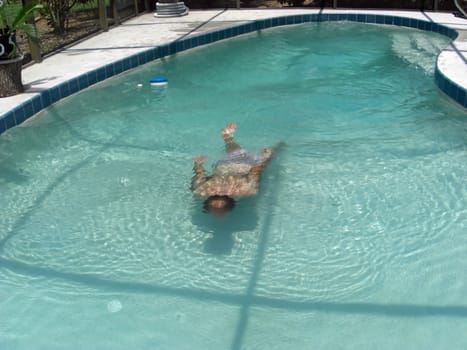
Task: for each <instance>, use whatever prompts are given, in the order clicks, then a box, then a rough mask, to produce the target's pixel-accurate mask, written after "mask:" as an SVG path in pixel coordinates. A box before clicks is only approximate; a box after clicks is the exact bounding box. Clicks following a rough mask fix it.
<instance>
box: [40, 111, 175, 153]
mask: <svg viewBox="0 0 467 350" xmlns="http://www.w3.org/2000/svg"><path fill="white" fill-rule="evenodd" d="M48 112H49V114H50V116H51V117H52V118H54V119H55V120H58V121H60V122H61V123H62V124H63V125H64V126H65V127H66V128H67V129H68V131H69V133H70V135H71V136H73V137H74V138H75V139H78V140H80V141H83V142H87V143H89V144H92V145H97V146H102V147H103V150H107V149H110V148H122V149H135V150H139V151H148V152H157V149H154V147H146V146H139V145H131V144H128V143H124V142H123V143H118V142H115V141H111V142H109V141H99V140H94V139H92V138H90V137H87V136H85V135H84V134H83V133H81V132H79V131H78V130H76V128H75V127H74V126H73V125H72V124H71V123H70V122H69V121H68V119H66V118H64V117H63V116H62V115H61V114H60V113H58V111H57V110H56V109H55V108H54V107H53V106H52V107H49V109H48ZM119 139H120V138H119ZM163 149H164V150H165V151H167V150H170V151H173V150H175V148H174V147H167V146H164V147H163Z"/></svg>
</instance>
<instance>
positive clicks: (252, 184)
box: [191, 123, 284, 217]
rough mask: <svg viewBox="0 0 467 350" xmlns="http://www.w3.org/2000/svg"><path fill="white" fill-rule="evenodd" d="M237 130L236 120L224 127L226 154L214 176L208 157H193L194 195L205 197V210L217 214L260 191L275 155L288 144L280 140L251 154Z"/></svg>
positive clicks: (214, 171)
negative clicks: (208, 170) (207, 167)
mask: <svg viewBox="0 0 467 350" xmlns="http://www.w3.org/2000/svg"><path fill="white" fill-rule="evenodd" d="M236 129H237V124H236V123H229V124H227V126H226V127H224V128H223V129H222V138H223V140H224V143H225V149H226V155H225V157H224V158H223V159H221V160H220V161H218V162H217V163H216V164H215V166H214V169H213V172H212V175H210V176H207V175H206V171H205V169H204V167H203V163H204V162H205V161H206V159H207V157H206V156H203V155H201V156H196V157H194V158H193V159H194V166H193V171H194V176H193V178H192V180H191V190H192V192H193V195H194V196H195V197H197V198H202V199H205V201H204V204H203V208H204V210H205V211H206V212H208V213H210V214H212V215H214V216H217V217H222V216H224V215H225V214H227V213H228V212H229V211H231V210H233V209H234V208H235V204H236V199H238V198H241V197H249V196H254V195H256V194H257V193H258V189H259V183H260V179H261V173H262V172H263V170H264V169H265V168H266V165H267V164H268V162H269V161H270V160H271V158H272V156H273V154H274V153H275V152H276V151H277V150H278V149H279V148H280V147H282V146H283V145H284V144H283V143H278V144H277V145H276V146H274V147H267V148H263V149H262V150H261V154H255V153H251V152H249V151H247V150H245V149H243V148H241V147H240V145H239V144H237V143H236V142H235V141H234V133H235V130H236Z"/></svg>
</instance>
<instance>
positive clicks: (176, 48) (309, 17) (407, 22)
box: [0, 12, 467, 133]
mask: <svg viewBox="0 0 467 350" xmlns="http://www.w3.org/2000/svg"><path fill="white" fill-rule="evenodd" d="M328 21H350V22H361V23H370V24H385V25H394V26H401V27H408V28H415V29H420V30H425V31H431V32H435V33H440V34H442V35H445V36H448V37H449V38H451V39H452V40H455V39H456V38H457V37H458V35H459V33H458V31H457V30H455V29H452V28H449V27H447V26H445V25H441V24H438V23H435V22H433V21H429V20H421V19H416V18H407V17H401V16H392V15H383V14H381V15H379V14H358V13H345V12H343V13H321V12H320V13H309V14H294V15H287V16H281V17H273V18H267V19H258V20H253V21H249V22H248V23H243V24H240V25H234V26H231V27H228V28H222V29H218V30H214V31H210V32H206V33H202V34H195V35H190V36H187V37H184V38H181V39H177V40H174V41H172V42H170V43H167V44H163V45H158V46H155V47H152V48H150V49H147V50H145V51H143V52H139V53H136V54H133V55H130V56H128V57H126V58H123V59H119V60H117V61H115V62H113V63H111V64H107V65H105V66H102V67H100V68H97V69H94V70H91V71H89V72H87V73H85V74H81V75H79V76H77V77H74V78H72V79H69V80H67V81H64V82H62V83H60V84H58V85H56V86H54V87H51V88H48V89H43V90H41V91H40V92H39V93H37V94H34V95H33V96H32V97H31V98H29V99H27V100H26V101H24V102H23V103H21V104H19V105H17V106H16V107H15V108H12V109H11V110H9V111H7V112H6V113H4V114H3V115H1V116H0V133H2V132H4V131H6V130H8V129H9V128H12V127H14V126H16V125H19V124H21V123H23V122H24V121H25V120H27V119H28V118H30V117H31V116H33V115H34V114H36V113H38V112H40V111H41V110H42V109H44V108H46V107H48V106H50V105H51V104H53V103H55V102H57V101H59V100H61V99H63V98H65V97H68V96H70V95H72V94H74V93H76V92H78V91H80V90H83V89H85V88H87V87H89V86H92V85H94V84H96V83H98V82H101V81H103V80H105V79H107V78H110V77H113V76H115V75H118V74H120V73H123V72H125V71H127V70H130V69H133V68H136V67H138V66H140V65H143V64H146V63H149V62H151V61H154V60H156V59H159V58H163V57H166V56H170V55H173V54H176V53H178V52H181V51H185V50H189V49H192V48H195V47H198V46H202V45H206V44H210V43H214V42H216V41H219V40H224V39H228V38H233V37H235V36H238V35H242V34H246V33H250V32H255V31H259V30H262V29H267V28H272V27H277V26H284V25H293V24H300V23H307V22H328ZM434 80H435V83H436V85H437V86H438V87H439V88H440V90H441V91H443V92H444V93H445V94H446V95H447V96H449V97H450V98H451V99H452V100H454V101H455V102H457V103H458V104H460V105H461V106H462V107H464V108H467V90H466V88H465V87H462V86H459V85H458V84H456V83H455V82H453V81H452V80H451V79H449V78H448V77H446V75H445V74H443V72H442V70H441V69H439V65H438V64H437V65H436V69H435V74H434Z"/></svg>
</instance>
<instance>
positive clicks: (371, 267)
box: [0, 23, 467, 349]
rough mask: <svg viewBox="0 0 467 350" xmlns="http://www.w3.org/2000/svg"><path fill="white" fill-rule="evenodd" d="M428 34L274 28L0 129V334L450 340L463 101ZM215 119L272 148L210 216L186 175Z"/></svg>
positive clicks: (457, 328) (460, 216)
mask: <svg viewBox="0 0 467 350" xmlns="http://www.w3.org/2000/svg"><path fill="white" fill-rule="evenodd" d="M447 42H448V41H447V39H446V38H444V37H442V36H439V35H436V34H433V33H425V32H420V31H414V30H408V29H399V28H388V27H380V26H367V25H362V24H351V23H308V24H303V25H299V26H294V27H288V28H276V29H273V30H267V31H262V32H259V33H253V34H250V35H248V36H245V37H242V38H237V39H234V40H229V41H224V42H221V43H217V44H215V45H209V46H206V47H202V48H198V49H195V50H192V51H189V52H185V53H183V54H178V55H176V56H174V57H171V58H167V59H163V60H160V61H157V62H155V63H153V64H149V65H146V66H144V67H142V68H140V69H138V70H135V71H133V72H130V73H128V74H125V75H122V76H120V77H117V78H115V79H112V80H109V81H107V82H105V83H102V84H99V85H98V86H96V87H94V88H91V89H88V90H85V91H83V92H81V93H79V94H77V95H75V96H74V97H72V98H70V99H67V100H64V101H62V102H61V103H58V104H57V105H54V106H52V107H50V108H48V109H47V110H46V111H44V112H43V113H41V114H40V115H39V116H38V117H37V118H35V119H34V120H32V121H30V122H28V123H26V124H24V125H22V126H21V127H17V128H13V129H10V130H8V131H7V132H6V133H4V134H2V136H1V137H0V191H1V193H2V196H1V197H0V207H1V208H2V218H1V227H2V229H1V231H0V284H1V288H0V296H1V298H0V300H2V302H0V314H4V315H9V316H8V317H2V318H0V329H1V332H0V344H4V345H5V347H6V348H8V349H30V348H31V347H34V348H37V349H63V348H66V345H67V344H69V345H70V348H71V347H77V346H79V347H82V348H98V349H107V348H111V349H128V348H129V347H132V348H137V349H154V348H156V349H285V348H294V349H309V348H318V349H336V348H344V349H374V348H375V347H376V348H378V349H394V348H396V347H402V348H410V349H426V348H430V349H447V348H450V349H462V348H465V347H466V346H467V336H466V335H465V326H466V319H467V300H466V298H465V295H467V293H466V292H467V286H466V283H465V281H466V280H467V279H466V277H467V276H466V272H465V271H467V269H466V267H467V258H466V257H467V254H466V253H467V244H466V243H467V242H466V237H465V234H464V231H465V227H467V192H466V188H465V184H464V183H465V178H466V175H467V162H466V160H467V143H466V140H467V137H466V136H467V135H466V134H467V119H466V118H465V117H466V115H465V111H463V110H461V109H459V108H457V107H456V106H454V105H452V104H451V103H450V102H449V101H448V100H447V99H446V98H445V97H444V96H443V95H442V94H441V93H440V92H439V91H438V90H437V88H436V86H435V85H434V82H433V68H434V63H435V60H436V57H437V55H438V54H439V52H440V51H441V50H442V49H443V48H444V47H445V45H446V44H447ZM252 47H254V48H255V49H254V50H252ZM355 47H359V50H355ZM154 76H165V77H167V78H168V79H169V84H168V85H167V86H166V87H152V86H150V85H149V79H150V78H152V77H154ZM139 84H142V86H139ZM230 121H236V122H237V123H238V125H239V127H238V131H237V140H238V142H239V143H240V144H241V145H242V146H243V147H245V148H247V149H250V150H259V149H260V148H261V147H264V146H268V145H271V144H274V143H275V142H278V141H284V142H285V143H286V144H287V147H286V148H285V149H284V150H283V151H281V153H279V154H278V156H277V157H276V158H275V159H274V160H273V162H272V163H271V164H270V166H269V167H268V169H267V170H266V172H265V174H264V177H263V181H262V184H261V192H260V194H259V196H258V197H256V198H252V199H248V200H240V201H239V202H238V204H237V207H236V209H235V211H234V212H233V213H232V215H230V216H229V217H228V218H226V219H225V220H218V219H215V218H212V217H210V216H208V215H207V214H205V213H203V212H202V209H201V207H202V205H201V203H200V202H199V201H197V200H195V199H193V197H192V195H191V193H190V190H189V185H190V178H191V175H192V157H193V156H194V155H198V154H205V155H207V156H208V167H209V165H210V164H212V163H213V162H215V161H216V160H217V159H219V158H220V157H221V156H222V154H223V147H222V139H221V137H220V130H221V128H222V127H223V126H224V125H225V124H226V123H228V122H230Z"/></svg>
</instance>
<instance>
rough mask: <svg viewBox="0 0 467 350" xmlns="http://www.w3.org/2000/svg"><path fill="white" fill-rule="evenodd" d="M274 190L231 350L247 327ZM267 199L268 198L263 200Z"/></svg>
mask: <svg viewBox="0 0 467 350" xmlns="http://www.w3.org/2000/svg"><path fill="white" fill-rule="evenodd" d="M277 181H278V177H277V173H276V176H274V178H273V180H272V183H277ZM274 187H275V190H274V191H272V192H270V193H271V194H270V195H269V196H268V197H269V201H268V203H269V209H270V210H268V211H267V212H266V217H265V219H264V224H263V227H262V231H261V238H260V240H259V242H258V251H257V254H256V259H255V263H254V265H253V271H252V274H251V276H250V281H249V283H248V288H247V290H246V295H245V297H244V298H243V303H242V307H241V309H240V318H239V320H238V323H237V328H236V330H235V334H234V338H233V343H232V347H231V348H232V350H237V349H241V348H242V343H243V339H244V337H245V332H246V328H247V325H248V319H249V312H250V307H251V306H252V305H253V300H254V298H255V296H254V294H255V288H256V284H257V281H258V279H259V274H260V272H261V267H262V265H263V261H264V256H265V254H266V247H267V243H268V239H269V232H270V231H271V230H270V228H271V223H272V214H273V210H272V209H273V208H274V207H275V204H276V202H277V192H278V191H277V186H274ZM265 199H268V198H265Z"/></svg>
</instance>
